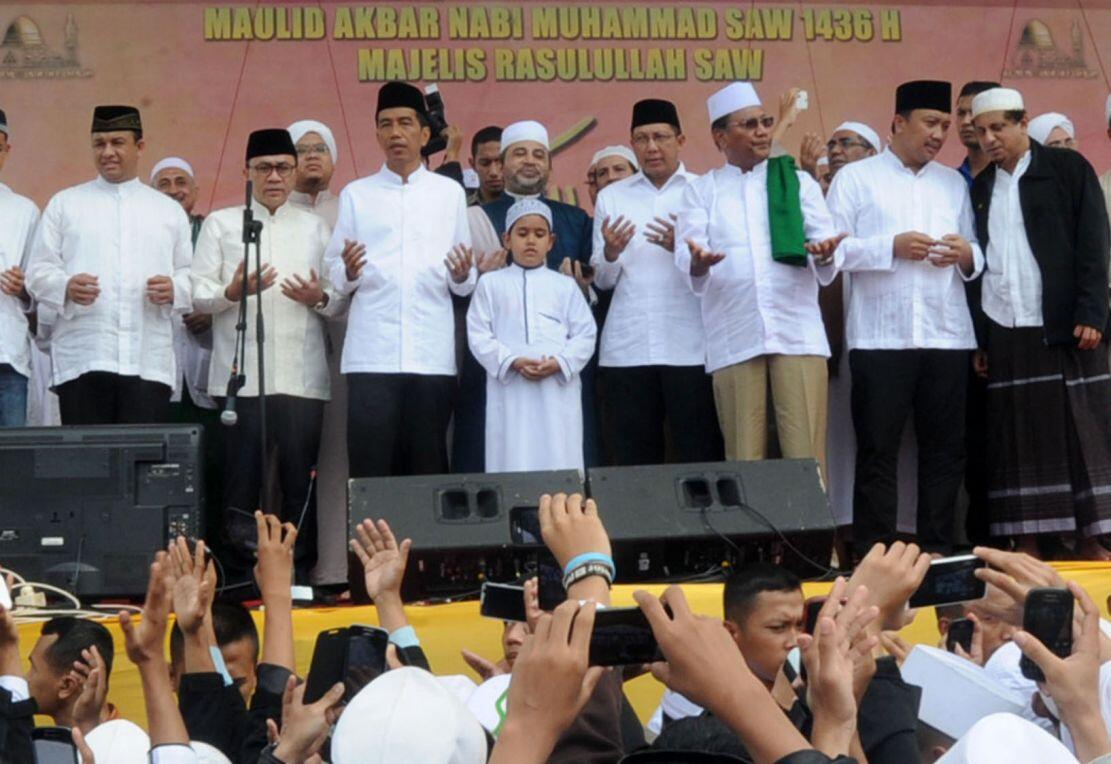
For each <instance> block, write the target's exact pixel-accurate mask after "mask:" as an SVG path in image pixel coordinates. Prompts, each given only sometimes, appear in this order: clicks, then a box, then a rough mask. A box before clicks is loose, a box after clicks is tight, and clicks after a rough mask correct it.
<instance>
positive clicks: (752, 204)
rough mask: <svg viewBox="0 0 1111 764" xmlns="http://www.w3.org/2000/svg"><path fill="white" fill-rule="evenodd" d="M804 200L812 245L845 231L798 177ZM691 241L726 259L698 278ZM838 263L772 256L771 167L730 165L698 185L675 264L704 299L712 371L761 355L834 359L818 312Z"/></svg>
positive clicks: (681, 227) (690, 195)
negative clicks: (790, 261) (797, 262)
mask: <svg viewBox="0 0 1111 764" xmlns="http://www.w3.org/2000/svg"><path fill="white" fill-rule="evenodd" d="M797 174H798V178H799V198H800V202H801V204H802V217H803V224H804V227H805V232H806V238H807V240H808V241H822V240H825V239H828V238H830V237H832V236H834V235H835V234H836V233H837V231H836V230H835V228H834V226H833V219H832V218H831V217H830V214H829V210H828V209H827V208H826V203H825V199H824V198H823V197H822V189H821V187H819V186H818V184H817V183H816V182H815V181H814V179H813V178H811V177H810V176H809V175H808V174H807V173H805V172H798V173H797ZM687 239H691V240H692V241H694V242H695V243H696V244H698V245H699V246H701V247H703V248H705V249H708V250H709V251H711V252H715V253H720V254H724V255H725V259H724V260H722V261H721V262H720V263H718V264H717V265H714V266H713V267H711V268H710V272H709V273H708V274H707V275H705V276H702V277H700V278H692V277H691V276H690V262H691V255H690V248H689V247H688V246H687V243H686V242H687ZM837 265H838V262H837V259H836V256H835V259H834V262H833V263H832V264H830V265H827V266H821V267H819V266H816V265H815V264H814V260H813V259H811V258H808V263H807V265H806V266H805V267H800V266H794V265H786V264H783V263H778V262H776V261H775V260H773V259H772V250H771V231H770V228H769V220H768V163H767V162H766V161H764V162H760V163H759V164H758V165H756V166H755V167H754V168H753V169H752V170H751V171H750V172H742V171H741V170H740V168H738V167H735V166H734V165H731V164H726V165H724V166H722V167H718V168H717V169H714V170H711V171H710V172H708V173H706V174H705V175H703V176H701V177H699V178H696V179H695V180H693V181H691V182H690V184H689V185H688V186H687V188H686V190H685V191H684V193H683V199H682V203H681V208H680V211H679V219H678V221H677V223H676V226H675V266H676V267H677V268H678V269H679V272H680V274H681V275H682V277H683V279H685V280H686V282H687V283H688V284H689V285H690V288H691V289H692V291H693V292H694V293H695V294H697V295H699V296H700V297H701V298H702V325H703V327H704V329H705V332H706V371H708V372H714V371H717V370H718V369H722V368H725V367H726V366H732V365H733V364H737V363H743V362H744V361H747V360H749V359H751V358H756V357H757V356H761V355H772V354H780V355H820V356H829V342H828V341H827V340H826V331H825V326H824V325H823V323H822V315H821V312H820V311H819V310H818V285H819V283H821V284H828V283H829V282H830V281H832V280H833V279H834V277H836V275H837Z"/></svg>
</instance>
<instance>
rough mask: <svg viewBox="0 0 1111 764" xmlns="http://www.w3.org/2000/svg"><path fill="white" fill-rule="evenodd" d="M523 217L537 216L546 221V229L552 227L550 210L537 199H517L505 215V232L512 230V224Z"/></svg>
mask: <svg viewBox="0 0 1111 764" xmlns="http://www.w3.org/2000/svg"><path fill="white" fill-rule="evenodd" d="M525 215H539V216H540V217H542V218H544V219H545V220H547V221H548V228H551V227H552V208H551V207H549V206H548V205H546V204H544V202H542V201H540V200H539V199H519V200H517V201H516V202H514V204H513V206H512V207H510V208H509V211H508V212H506V213H505V230H506V232H508V231H510V230H512V228H513V224H514V223H516V222H517V221H518V220H520V219H521V218H523V217H524V216H525Z"/></svg>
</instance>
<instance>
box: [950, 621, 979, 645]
mask: <svg viewBox="0 0 1111 764" xmlns="http://www.w3.org/2000/svg"><path fill="white" fill-rule="evenodd" d="M975 630H976V624H974V623H972V621H970V620H969V619H967V618H957V619H955V620H954V621H953V622H952V623H950V624H949V631H947V632H946V633H945V649H946V650H948V651H949V652H951V653H955V652H956V646H957V645H960V646H961V649H962V650H964V651H965V652H966V653H971V652H972V633H973V632H974V631H975Z"/></svg>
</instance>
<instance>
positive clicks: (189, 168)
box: [150, 157, 197, 183]
mask: <svg viewBox="0 0 1111 764" xmlns="http://www.w3.org/2000/svg"><path fill="white" fill-rule="evenodd" d="M170 168H174V169H177V170H181V171H183V172H185V174H187V175H188V176H189V177H190V178H193V179H194V180H196V177H197V176H196V175H194V174H193V165H191V164H189V163H188V162H186V161H185V160H184V159H182V158H181V157H166V158H165V159H160V160H158V163H157V164H155V165H154V167H152V168H151V170H150V182H151V183H154V179H155V178H156V177H158V173H160V172H162V171H163V170H169V169H170Z"/></svg>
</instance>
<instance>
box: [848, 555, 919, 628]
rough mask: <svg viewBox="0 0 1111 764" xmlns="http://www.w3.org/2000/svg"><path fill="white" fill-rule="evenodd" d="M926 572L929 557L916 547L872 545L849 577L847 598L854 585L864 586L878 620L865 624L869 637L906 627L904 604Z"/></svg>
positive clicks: (905, 606)
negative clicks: (870, 634) (877, 610)
mask: <svg viewBox="0 0 1111 764" xmlns="http://www.w3.org/2000/svg"><path fill="white" fill-rule="evenodd" d="M929 569H930V556H929V555H928V554H926V553H925V552H922V551H921V550H920V549H919V548H918V545H917V544H906V543H903V542H902V541H896V542H895V543H894V544H892V545H891V546H890V547H885V546H884V545H883V544H876V545H875V546H873V547H872V548H871V549H870V550H868V554H866V555H864V559H862V560H861V561H860V564H859V565H857V566H856V570H854V571H853V574H852V576H851V577H850V578H849V584H848V588H847V595H848V596H849V597H851V596H852V595H853V592H854V591H856V588H857V587H858V586H864V587H867V589H868V592H869V597H868V602H869V604H872V605H875V606H876V607H878V608H879V611H880V617H879V618H878V619H876V620H874V621H872V622H871V623H870V624H868V630H869V631H870V632H871V633H872V634H875V635H876V636H879V633H880V631H883V630H888V631H899V630H900V629H902V628H903V627H904V626H906V625H907V623H908V620H907V617H908V613H909V612H910V611H908V610H907V601H908V600H909V599H910V596H911V595H912V594H914V592H915V591H916V590H917V589H918V587H919V586H920V585H921V584H922V579H924V578H925V577H926V571H928V570H929Z"/></svg>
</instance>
